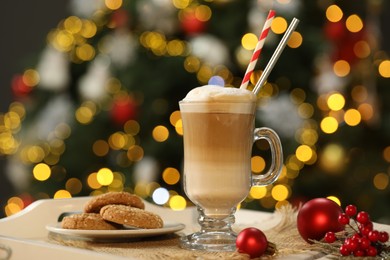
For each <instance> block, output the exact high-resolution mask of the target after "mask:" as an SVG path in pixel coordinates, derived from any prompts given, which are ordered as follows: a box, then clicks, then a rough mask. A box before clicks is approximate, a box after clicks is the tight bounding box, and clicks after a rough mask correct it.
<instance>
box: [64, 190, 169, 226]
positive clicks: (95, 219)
mask: <svg viewBox="0 0 390 260" xmlns="http://www.w3.org/2000/svg"><path fill="white" fill-rule="evenodd" d="M61 226H62V228H65V229H85V230H117V229H123V228H126V226H128V227H133V228H134V227H135V228H146V229H152V228H162V227H163V220H162V219H161V217H160V216H159V215H157V214H155V213H153V212H149V211H146V210H145V204H144V203H143V201H142V200H141V199H140V198H139V197H138V196H137V195H134V194H131V193H128V192H108V193H105V194H102V195H99V196H96V197H93V198H92V199H91V200H89V201H88V202H87V203H86V204H85V207H84V212H82V213H80V214H73V215H70V216H66V217H64V218H63V220H62V222H61Z"/></svg>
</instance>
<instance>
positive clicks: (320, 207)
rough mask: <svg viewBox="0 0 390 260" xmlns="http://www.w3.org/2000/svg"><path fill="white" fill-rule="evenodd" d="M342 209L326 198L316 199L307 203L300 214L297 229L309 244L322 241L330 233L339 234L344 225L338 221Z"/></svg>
mask: <svg viewBox="0 0 390 260" xmlns="http://www.w3.org/2000/svg"><path fill="white" fill-rule="evenodd" d="M341 213H342V209H341V207H340V206H339V205H338V204H337V203H336V202H334V201H332V200H329V199H326V198H316V199H312V200H310V201H308V202H306V203H305V204H304V205H303V206H302V208H301V209H300V210H299V212H298V217H297V228H298V231H299V234H300V235H301V237H302V238H303V239H305V240H306V241H307V242H309V243H311V242H310V241H309V239H313V240H321V239H322V238H323V237H324V236H325V234H326V233H327V232H328V231H333V232H338V231H341V230H343V229H344V225H342V224H340V223H339V221H338V217H339V215H340V214H341Z"/></svg>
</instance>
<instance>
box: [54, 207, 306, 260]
mask: <svg viewBox="0 0 390 260" xmlns="http://www.w3.org/2000/svg"><path fill="white" fill-rule="evenodd" d="M276 213H277V214H281V215H282V216H281V221H280V222H279V223H278V224H277V225H276V226H274V227H272V228H271V229H269V230H263V231H264V233H265V235H266V236H267V239H268V241H270V242H273V243H274V244H275V245H276V249H277V251H276V253H275V255H273V256H269V255H265V256H262V257H261V259H270V258H278V257H281V256H288V255H291V254H300V253H304V252H309V251H310V250H311V249H312V247H311V245H309V244H308V243H306V242H305V241H304V240H303V239H302V238H301V237H300V235H299V233H298V230H297V228H296V210H294V209H292V208H291V207H290V206H286V207H283V208H281V209H279V210H278V211H277V212H276ZM242 228H245V227H237V229H238V230H240V229H242ZM179 237H180V234H170V235H164V236H157V237H149V238H143V239H128V240H123V239H121V240H118V241H109V242H104V241H103V242H101V241H99V242H96V241H87V240H77V239H74V238H72V237H67V236H62V235H58V234H54V233H50V234H49V237H48V239H49V241H50V242H51V243H56V244H61V245H66V246H72V247H77V248H84V249H88V250H93V251H96V252H104V253H108V254H113V255H118V256H124V257H132V258H137V259H145V260H146V259H148V260H162V259H249V257H248V256H247V255H245V254H240V253H238V252H203V251H191V250H186V249H182V248H180V247H179Z"/></svg>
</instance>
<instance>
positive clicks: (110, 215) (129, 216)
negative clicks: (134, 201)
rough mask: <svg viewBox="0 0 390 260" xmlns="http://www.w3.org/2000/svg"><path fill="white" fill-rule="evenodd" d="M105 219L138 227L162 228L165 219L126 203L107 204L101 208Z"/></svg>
mask: <svg viewBox="0 0 390 260" xmlns="http://www.w3.org/2000/svg"><path fill="white" fill-rule="evenodd" d="M100 215H101V216H102V218H103V219H105V220H107V221H111V222H114V223H118V224H122V225H128V226H134V227H138V228H147V229H152V228H162V227H163V220H162V219H161V217H160V216H158V215H157V214H154V213H152V212H149V211H146V210H143V209H139V208H133V207H130V206H125V205H106V206H104V207H103V208H101V210H100Z"/></svg>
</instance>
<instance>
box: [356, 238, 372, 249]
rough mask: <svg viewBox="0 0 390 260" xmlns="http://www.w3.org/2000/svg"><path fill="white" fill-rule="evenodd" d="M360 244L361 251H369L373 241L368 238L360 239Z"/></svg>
mask: <svg viewBox="0 0 390 260" xmlns="http://www.w3.org/2000/svg"><path fill="white" fill-rule="evenodd" d="M359 242H360V243H359V244H360V248H361V249H368V248H369V247H370V246H371V241H370V239H368V238H367V237H362V238H360V241H359Z"/></svg>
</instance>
